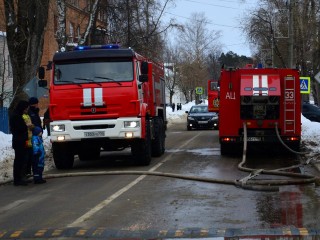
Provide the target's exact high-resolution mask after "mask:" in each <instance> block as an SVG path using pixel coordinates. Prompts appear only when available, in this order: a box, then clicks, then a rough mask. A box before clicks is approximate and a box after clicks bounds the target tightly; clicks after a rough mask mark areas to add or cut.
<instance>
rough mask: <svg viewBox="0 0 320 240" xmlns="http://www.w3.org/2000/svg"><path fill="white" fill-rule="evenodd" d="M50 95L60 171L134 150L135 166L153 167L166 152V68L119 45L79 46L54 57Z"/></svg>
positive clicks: (51, 127)
mask: <svg viewBox="0 0 320 240" xmlns="http://www.w3.org/2000/svg"><path fill="white" fill-rule="evenodd" d="M43 81H45V80H43ZM49 95H50V96H49V98H50V102H49V111H50V116H51V118H52V122H51V123H50V130H51V141H52V150H53V158H54V162H55V165H56V167H57V168H58V169H68V168H72V167H73V164H74V156H75V155H78V156H79V159H80V160H90V159H95V158H98V157H99V156H100V151H118V150H123V149H125V148H128V147H130V148H131V153H132V155H133V159H134V161H135V164H138V165H148V164H149V163H150V161H151V157H152V156H154V157H157V156H161V155H162V154H163V153H164V151H165V130H166V123H167V121H166V111H165V84H164V67H163V64H162V63H156V62H153V61H151V60H149V59H147V58H145V57H143V56H141V55H139V54H138V53H136V52H135V51H133V50H132V49H124V48H120V47H119V46H118V45H114V44H111V45H102V46H78V47H76V48H75V49H74V50H73V51H68V52H58V53H56V54H55V55H54V57H53V61H52V75H51V80H50V88H49Z"/></svg>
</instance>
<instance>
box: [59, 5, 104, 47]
mask: <svg viewBox="0 0 320 240" xmlns="http://www.w3.org/2000/svg"><path fill="white" fill-rule="evenodd" d="M100 1H101V0H94V1H93V2H92V4H91V5H90V6H87V9H89V10H90V11H89V20H88V24H87V27H86V30H85V31H84V32H83V33H82V38H80V39H78V42H77V44H83V43H85V44H91V42H93V40H92V38H93V37H94V31H93V30H94V29H95V28H96V21H97V14H98V10H99V5H100ZM89 2H90V3H91V1H89ZM56 4H57V12H58V29H57V34H56V36H57V38H56V40H57V42H58V46H59V49H61V48H62V47H66V44H67V34H66V14H67V12H66V10H67V7H66V0H56Z"/></svg>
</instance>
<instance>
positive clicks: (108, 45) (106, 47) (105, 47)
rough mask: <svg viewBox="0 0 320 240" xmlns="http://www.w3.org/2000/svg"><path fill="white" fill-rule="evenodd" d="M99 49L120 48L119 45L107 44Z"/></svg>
mask: <svg viewBox="0 0 320 240" xmlns="http://www.w3.org/2000/svg"><path fill="white" fill-rule="evenodd" d="M101 48H104V49H119V48H120V46H119V44H107V45H102V46H101Z"/></svg>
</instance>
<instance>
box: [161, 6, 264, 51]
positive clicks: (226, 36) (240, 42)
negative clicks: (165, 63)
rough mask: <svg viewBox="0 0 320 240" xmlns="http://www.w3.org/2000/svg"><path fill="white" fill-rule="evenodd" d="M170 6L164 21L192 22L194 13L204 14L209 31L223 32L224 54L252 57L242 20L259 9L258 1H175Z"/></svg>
mask: <svg viewBox="0 0 320 240" xmlns="http://www.w3.org/2000/svg"><path fill="white" fill-rule="evenodd" d="M175 5H176V6H175V7H174V6H172V5H170V6H169V8H167V10H166V13H165V18H164V20H165V21H166V20H168V19H170V18H175V19H176V21H177V22H179V23H185V22H188V21H190V16H191V14H192V13H195V12H197V13H204V14H205V16H206V18H207V19H208V20H209V22H210V24H208V25H207V27H208V29H211V30H214V31H221V38H220V42H221V44H222V47H223V50H222V51H223V52H224V53H227V52H229V51H232V52H234V53H236V54H238V55H245V56H247V57H250V56H251V55H252V54H251V50H250V46H249V43H248V42H247V40H246V38H245V36H244V35H243V32H242V30H241V29H240V28H239V26H240V20H241V18H242V17H243V16H244V14H245V13H248V12H250V11H249V10H250V9H253V8H255V7H257V5H258V0H175Z"/></svg>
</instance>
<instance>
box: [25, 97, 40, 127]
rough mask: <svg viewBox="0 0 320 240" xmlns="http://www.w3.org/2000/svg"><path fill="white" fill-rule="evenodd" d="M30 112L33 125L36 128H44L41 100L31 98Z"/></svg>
mask: <svg viewBox="0 0 320 240" xmlns="http://www.w3.org/2000/svg"><path fill="white" fill-rule="evenodd" d="M29 105H30V107H29V111H28V114H29V116H30V118H31V122H32V124H33V125H35V126H36V127H40V128H42V123H41V118H40V115H39V110H40V109H39V100H38V98H36V97H31V98H30V99H29Z"/></svg>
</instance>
